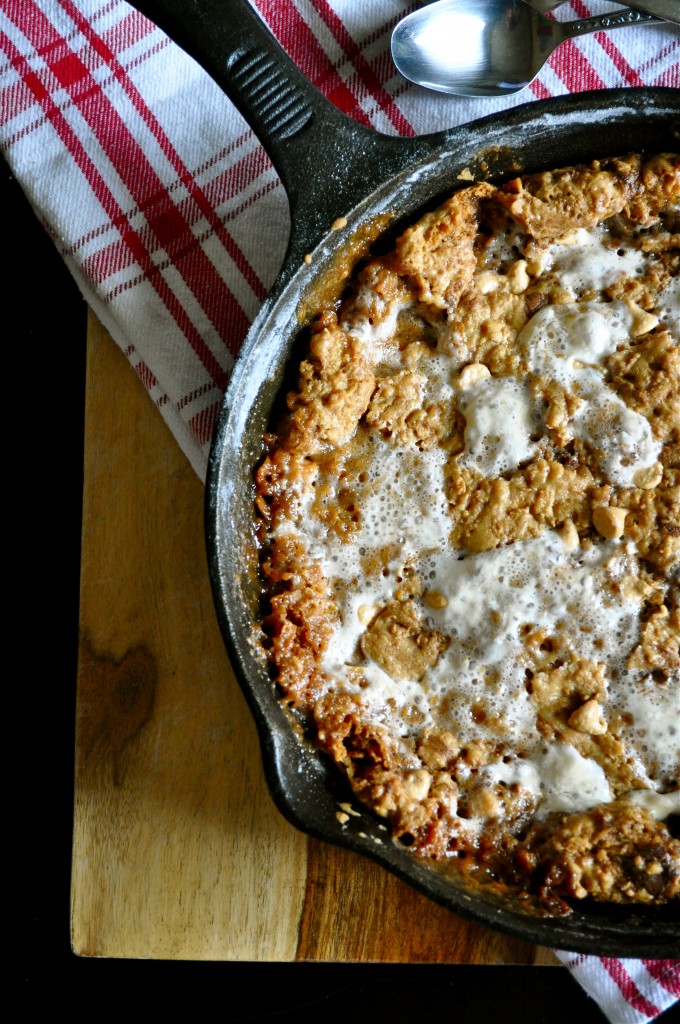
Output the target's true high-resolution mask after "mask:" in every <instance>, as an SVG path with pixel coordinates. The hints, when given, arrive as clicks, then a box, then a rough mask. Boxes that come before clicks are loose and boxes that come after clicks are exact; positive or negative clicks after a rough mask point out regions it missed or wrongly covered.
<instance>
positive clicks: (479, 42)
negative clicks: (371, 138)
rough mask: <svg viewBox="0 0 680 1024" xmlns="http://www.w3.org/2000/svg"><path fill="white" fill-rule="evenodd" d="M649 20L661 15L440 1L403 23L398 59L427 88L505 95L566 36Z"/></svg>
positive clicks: (520, 0)
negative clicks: (574, 16) (565, 14)
mask: <svg viewBox="0 0 680 1024" xmlns="http://www.w3.org/2000/svg"><path fill="white" fill-rule="evenodd" d="M648 22H651V23H654V24H656V23H658V19H656V18H654V17H653V16H652V15H650V14H643V13H641V12H640V11H632V10H625V11H619V12H615V13H614V14H603V15H600V16H599V17H595V18H584V19H582V20H580V21H568V22H557V21H553V20H552V19H551V18H546V17H545V16H544V15H542V14H540V13H539V12H538V11H536V10H534V9H533V8H532V7H530V6H529V4H528V3H525V2H524V0H438V2H437V3H433V4H427V5H426V6H425V7H421V8H419V9H418V10H417V11H414V12H413V13H412V14H409V15H408V16H407V17H406V18H404V19H402V21H400V22H399V24H398V25H397V27H396V28H395V30H394V32H393V34H392V58H393V60H394V63H395V64H396V66H397V69H398V71H399V72H400V73H401V74H402V75H403V76H404V78H407V79H409V81H411V82H415V83H416V84H417V85H421V86H423V87H424V88H426V89H434V90H435V91H436V92H444V93H453V94H455V95H458V96H505V95H509V94H511V93H515V92H519V91H520V90H521V89H524V88H526V86H527V85H529V83H530V82H531V81H532V80H533V79H534V78H535V77H536V75H537V74H538V73H539V71H540V70H541V68H542V67H543V65H544V64H545V62H546V61H547V59H548V57H549V56H550V54H551V53H552V52H553V50H554V49H556V47H558V46H559V45H560V44H561V43H563V42H564V41H565V40H566V39H571V38H573V37H574V36H578V35H584V34H586V33H588V32H596V31H598V30H600V29H611V28H623V27H625V26H627V25H639V24H644V23H648Z"/></svg>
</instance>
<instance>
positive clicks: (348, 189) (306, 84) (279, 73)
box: [132, 0, 429, 265]
mask: <svg viewBox="0 0 680 1024" xmlns="http://www.w3.org/2000/svg"><path fill="white" fill-rule="evenodd" d="M132 3H133V6H135V7H136V8H137V9H138V10H140V11H141V12H142V14H145V15H146V16H147V17H149V18H150V19H151V20H152V21H153V22H155V24H157V25H158V26H159V27H160V28H161V29H163V31H164V32H166V33H167V34H168V35H169V36H170V38H171V39H173V40H174V41H175V42H176V43H177V44H178V45H179V46H181V47H182V49H184V50H186V51H187V53H189V54H190V56H192V57H193V58H194V59H195V60H196V61H198V63H199V64H200V65H201V66H202V67H203V68H204V69H205V70H206V71H207V72H208V74H209V75H210V76H211V77H212V78H213V79H214V80H215V81H216V82H217V84H218V85H219V86H220V87H221V88H222V89H223V90H224V92H225V93H226V94H227V95H228V96H229V98H230V99H231V100H232V102H233V103H234V105H235V106H236V107H237V109H238V110H239V112H240V113H241V114H242V115H243V117H244V118H245V120H246V121H247V122H248V124H249V125H250V126H251V127H252V128H253V130H254V131H255V134H256V135H257V136H258V138H259V139H260V142H261V143H262V145H263V146H264V148H265V150H266V151H267V154H268V156H269V157H270V159H271V161H272V163H273V164H274V167H275V169H276V171H277V173H278V174H279V176H280V178H281V181H282V183H283V186H284V188H285V190H286V193H287V195H288V200H289V203H290V213H291V224H292V228H291V238H290V241H289V247H288V256H287V260H286V263H287V264H288V265H291V264H296V263H297V262H299V260H300V259H302V257H303V256H304V254H305V253H306V252H309V251H310V250H311V249H312V248H314V246H315V245H316V244H318V242H319V241H320V240H321V238H322V237H323V236H324V235H325V234H327V232H328V230H329V228H330V225H331V224H332V222H333V221H334V220H335V218H336V217H339V216H342V215H343V214H345V213H347V212H348V211H349V210H350V209H352V208H353V207H354V206H356V205H357V203H359V202H360V201H361V200H362V199H365V198H366V196H367V195H369V194H370V193H371V192H372V191H373V190H374V188H376V187H377V186H378V185H379V184H380V183H381V182H382V181H384V180H385V179H386V178H387V177H389V176H390V175H392V174H396V173H397V172H398V171H400V170H402V169H403V168H404V167H405V166H407V165H408V164H409V163H412V162H413V161H414V160H416V159H417V158H419V157H420V156H425V155H426V153H427V152H428V151H429V147H428V145H427V144H426V143H424V142H421V140H419V139H397V138H391V137H389V136H386V135H380V134H378V133H377V132H374V131H372V130H371V129H369V128H365V127H364V126H363V125H360V124H358V123H357V122H356V121H354V120H353V119H352V118H350V117H348V116H346V115H345V114H343V113H341V111H339V110H338V109H337V107H335V106H334V105H333V104H332V103H330V102H329V101H328V100H327V99H326V98H325V97H324V96H323V95H322V94H321V93H320V92H319V91H318V90H317V89H316V88H315V87H314V86H313V85H312V84H311V82H310V81H309V80H308V79H307V78H305V76H304V75H303V74H302V72H301V71H300V69H299V68H298V67H297V65H296V64H295V63H294V62H293V61H292V60H291V59H290V57H289V56H288V55H287V54H286V53H285V51H284V50H283V49H282V48H281V46H280V45H279V43H278V42H277V40H276V39H275V38H274V36H273V35H272V34H271V32H270V31H269V29H268V28H267V26H266V25H265V24H264V22H263V21H262V20H261V18H260V17H259V16H258V15H257V13H256V12H255V11H254V10H253V8H252V7H251V5H250V3H248V2H247V0H132Z"/></svg>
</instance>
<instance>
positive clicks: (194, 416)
mask: <svg viewBox="0 0 680 1024" xmlns="http://www.w3.org/2000/svg"><path fill="white" fill-rule="evenodd" d="M244 2H245V0H244ZM251 2H253V5H254V6H255V7H256V8H257V10H258V11H259V12H260V14H261V15H262V17H263V18H264V20H265V21H266V22H267V23H268V24H269V25H270V27H271V28H272V30H273V31H274V33H275V35H276V36H277V37H278V38H279V40H280V42H281V43H282V45H283V46H284V48H285V49H286V50H287V51H288V53H289V54H290V55H291V56H292V57H293V59H294V60H295V61H296V62H297V63H298V64H299V65H300V66H301V68H302V70H303V71H304V73H305V74H306V75H307V76H308V77H309V78H310V79H311V81H312V82H314V84H315V85H317V86H318V87H319V88H320V89H321V90H322V92H324V93H325V94H326V95H327V96H328V97H329V98H330V99H332V101H333V102H334V103H335V104H336V105H337V106H339V107H340V108H341V109H342V110H344V111H345V112H346V113H348V114H349V115H351V116H352V117H355V118H356V119H357V120H359V121H361V122H363V123H364V124H367V125H371V126H373V127H374V128H376V129H377V130H379V131H382V132H385V133H388V134H395V135H413V134H420V133H423V132H432V131H437V130H439V129H443V128H450V127H453V126H454V125H456V124H460V123H462V122H465V121H469V120H472V119H474V118H477V117H481V116H483V115H485V114H489V113H493V112H494V111H496V110H501V109H504V108H506V107H508V106H512V105H515V104H518V103H524V102H527V101H529V100H531V99H532V98H536V97H547V96H553V95H557V94H560V93H567V92H578V91H582V90H585V89H597V88H605V87H618V86H627V85H636V86H637V85H656V86H675V87H678V86H680V64H679V62H680V29H678V28H674V27H671V26H663V27H656V26H655V27H649V26H645V27H639V28H638V27H636V28H627V29H625V30H621V31H615V32H610V33H602V32H600V33H598V34H596V35H594V36H586V37H583V38H581V39H579V40H577V41H573V42H568V43H565V44H563V45H562V46H561V47H560V48H559V49H558V50H557V51H556V52H555V53H554V54H553V56H552V58H551V60H550V62H549V64H548V65H547V66H546V67H545V69H544V70H543V71H542V73H541V74H540V76H539V77H538V79H537V80H536V81H535V82H534V83H533V84H532V86H531V87H530V88H529V89H528V90H526V91H525V92H523V93H521V94H519V95H516V96H514V97H512V98H510V99H507V98H494V99H483V100H482V99H479V100H477V99H459V98H451V97H445V96H440V95H435V94H427V93H425V92H423V91H422V90H421V89H418V88H416V87H414V86H411V85H409V84H407V83H406V82H404V81H403V79H401V78H400V77H399V76H398V75H397V74H396V72H395V70H394V67H393V65H392V63H391V60H390V56H389V39H390V33H391V30H392V28H393V26H394V24H395V23H396V21H397V19H398V18H400V17H401V16H402V15H403V14H404V13H405V12H406V11H407V10H409V9H411V8H413V7H414V6H417V5H416V4H406V3H403V2H399V0H361V2H360V3H359V2H356V0H354V2H353V0H251ZM616 6H617V5H615V4H609V3H603V2H601V0H588V2H585V0H571V3H568V4H565V5H564V6H563V7H562V8H560V10H559V11H558V12H557V15H556V16H557V17H558V18H560V19H570V18H573V17H574V16H576V17H585V16H587V15H589V14H598V13H604V12H606V11H609V10H612V9H615V7H616ZM0 51H1V52H2V67H1V71H0V75H1V78H0V94H1V100H2V102H1V109H0V141H1V143H2V146H3V149H4V152H5V155H6V158H7V160H8V162H9V164H10V166H11V167H12V169H13V172H14V174H15V175H16V177H17V179H18V180H19V181H20V182H21V183H22V185H23V187H24V189H25V191H26V193H27V195H28V196H29V198H30V199H31V201H32V203H33V205H34V206H35V209H36V211H37V213H38V215H39V216H40V218H41V219H42V221H43V223H44V224H45V227H46V229H47V230H48V231H49V232H50V234H51V235H52V237H53V238H54V241H55V243H56V245H57V246H58V248H59V251H60V252H61V254H62V255H63V258H64V259H65V260H66V262H67V264H68V266H69V268H70V269H71V271H72V273H73V275H74V277H75V278H76V280H77V282H78V284H79V286H80V288H81V290H82V292H83V294H84V296H85V298H86V299H87V301H88V302H89V303H90V305H91V306H92V307H93V308H94V310H95V311H96V313H97V315H98V316H99V318H100V319H101V320H102V321H103V323H104V324H105V325H106V327H107V328H108V329H109V331H110V332H111V334H112V335H113V337H114V338H115V340H116V341H117V343H118V344H119V345H120V347H121V348H122V349H123V351H124V352H125V354H126V355H127V357H128V359H129V360H130V362H131V364H132V365H133V366H134V368H135V369H136V371H137V373H138V375H139V377H140V379H141V381H142V383H143V385H144V387H145V388H146V389H147V390H148V392H149V395H150V397H151V399H152V400H153V401H154V402H155V403H156V405H157V407H158V409H159V410H160V412H161V413H162V415H163V417H164V418H165V420H166V422H167V424H168V426H169V427H170V430H171V431H172V433H173V435H174V436H175V438H176V439H177V441H178V443H179V444H180V445H181V447H182V449H183V451H184V452H185V453H186V455H187V457H188V458H189V459H190V461H191V463H192V465H193V466H194V468H195V470H196V472H197V473H198V474H199V475H200V476H201V478H203V476H204V474H205V468H206V460H207V453H208V448H209V444H210V438H211V435H212V431H213V428H214V425H215V422H216V418H217V413H218V410H219V407H220V402H221V397H222V393H223V391H224V387H225V384H226V382H227V379H228V376H229V371H230V369H231V366H232V363H233V360H234V357H235V355H236V354H237V352H238V350H239V347H240V345H241V342H242V340H243V338H244V336H245V334H246V331H247V329H248V325H249V324H250V322H251V321H252V319H253V317H254V316H255V314H256V312H257V310H258V308H259V306H260V304H261V302H262V300H263V298H264V296H265V295H266V293H267V291H268V289H269V287H270V286H271V284H272V283H273V281H274V278H275V276H276V273H277V270H278V268H279V265H280V263H281V261H282V258H283V254H284V250H285V245H286V239H287V234H288V208H287V201H286V199H285V196H284V194H283V192H282V189H281V186H280V184H279V182H278V180H277V178H276V175H275V174H274V172H273V170H272V168H271V165H270V163H269V161H268V159H267V157H266V155H265V154H264V152H263V150H262V148H261V146H260V145H259V143H258V141H257V139H256V138H255V137H254V136H253V134H252V132H251V131H250V129H249V128H248V126H247V125H246V124H245V123H244V121H243V120H242V119H241V118H240V116H239V115H238V114H237V113H236V111H235V110H234V108H233V107H232V105H231V103H230V102H229V100H227V99H226V97H225V96H224V95H223V93H222V92H221V91H220V90H219V89H218V88H217V87H216V86H215V85H214V83H213V82H212V81H211V80H210V79H209V78H208V76H207V75H206V74H205V73H204V72H203V71H202V70H201V69H200V68H199V67H198V66H197V65H196V64H195V63H194V62H193V61H192V60H191V59H190V58H188V57H187V56H186V55H185V54H184V53H183V52H182V51H181V50H179V49H178V48H177V47H176V46H175V45H174V44H172V43H171V42H170V41H169V40H168V39H167V37H166V36H164V35H163V33H162V32H160V31H159V30H158V29H157V28H155V27H154V26H153V25H152V24H150V22H148V21H147V20H146V19H145V18H144V17H142V16H141V15H140V14H139V13H138V12H136V11H135V10H133V9H132V8H131V7H129V6H128V5H127V4H126V3H124V2H123V0H0ZM562 959H563V960H564V962H565V963H566V964H567V965H568V966H569V967H570V969H571V970H572V971H573V973H574V976H575V977H576V978H577V979H578V980H579V981H580V982H581V984H582V985H583V986H584V987H585V988H586V989H587V991H589V992H590V993H591V995H593V996H594V998H595V999H597V1001H598V1002H599V1003H600V1005H601V1007H602V1009H603V1010H604V1012H605V1013H606V1014H607V1015H608V1016H609V1019H610V1020H612V1021H616V1022H620V1024H624V1022H628V1021H630V1022H642V1021H646V1020H650V1019H653V1018H654V1017H655V1016H656V1015H657V1014H658V1013H659V1012H661V1010H663V1009H664V1008H666V1007H667V1006H669V1005H670V1004H671V1003H672V1002H673V1000H674V999H675V998H677V997H678V996H679V995H680V961H670V960H669V961H656V962H655V961H644V962H640V961H620V960H606V959H602V960H600V959H599V958H596V957H574V956H572V955H566V954H565V955H564V956H563V957H562Z"/></svg>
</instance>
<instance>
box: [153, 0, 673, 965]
mask: <svg viewBox="0 0 680 1024" xmlns="http://www.w3.org/2000/svg"><path fill="white" fill-rule="evenodd" d="M136 6H137V7H139V8H140V9H141V10H142V11H143V12H144V13H146V14H148V16H149V17H150V18H151V19H152V20H153V21H155V22H156V23H157V24H158V25H160V26H161V27H162V28H163V29H164V30H165V31H166V32H167V33H168V34H169V35H170V36H171V38H173V39H174V40H175V41H176V42H177V43H178V44H179V45H180V46H182V47H183V48H184V49H185V50H187V51H188V52H189V53H190V54H191V55H192V56H193V57H194V58H196V59H197V60H198V62H199V63H200V64H202V66H203V67H204V68H205V69H206V70H207V71H208V72H209V74H211V75H212V77H213V78H214V79H215V81H216V82H217V83H218V84H219V85H220V86H221V87H222V88H223V89H224V91H225V92H226V93H227V94H228V95H229V96H230V98H231V99H232V100H233V101H234V103H235V104H236V106H237V107H238V108H239V110H240V111H241V113H242V114H243V116H244V117H245V118H246V120H247V121H248V122H249V124H250V125H251V126H252V128H253V129H254V131H255V132H256V133H257V135H258V136H259V138H260V140H261V141H262V143H263V144H264V145H265V147H266V149H267V152H268V154H269V156H270V157H271V159H272V162H273V163H274V166H275V168H276V170H277V172H278V173H279V175H280V176H281V179H282V181H283V184H284V186H285V189H286V192H287V194H288V198H289V201H290V212H291V221H292V228H291V236H290V242H289V248H288V253H287V255H286V259H285V262H284V265H283V268H282V270H281V273H280V275H279V277H278V279H277V281H276V284H275V285H274V288H273V290H272V292H271V294H270V296H269V298H268V299H267V301H266V302H265V304H264V306H263V308H262V310H261V312H260V314H259V315H258V317H257V319H256V321H255V323H254V324H253V326H252V329H251V330H250V332H249V334H248V337H247V340H246V342H245V344H244V346H243V349H242V351H241V354H240V356H239V358H238V361H237V364H236V367H235V369H234V372H233V375H232V378H231V382H230V385H229V388H228V391H227V394H226V397H225V400H224V406H223V409H222V413H221V416H220V421H219V425H218V429H217V433H216V437H215V440H214V443H213V448H212V452H211V457H210V467H209V476H208V481H207V495H206V529H207V544H208V553H209V563H210V574H211V580H212V585H213V590H214V596H215V602H216V606H217V612H218V617H219V620H220V625H221V628H222V631H223V633H224V637H225V642H226V644H227V647H228V650H229V654H230V657H231V660H232V664H233V666H234V669H235V671H236V673H237V676H238V678H239V682H240V684H241V686H242V688H243V690H244V693H245V696H246V698H247V700H248V703H249V705H250V707H251V710H252V713H253V715H254V717H255V720H256V722H257V726H258V730H259V735H260V741H261V745H262V755H263V759H264V765H265V771H266V775H267V779H268V783H269V786H270V788H271V792H272V794H273V797H274V799H275V801H276V803H277V805H278V807H279V809H280V810H281V811H282V813H283V814H284V815H285V816H286V817H287V818H288V819H289V820H290V821H291V822H292V823H293V824H294V825H296V826H297V827H298V828H300V829H302V830H303V831H305V832H307V833H309V834H311V835H314V836H317V837H319V838H321V839H324V840H326V841H329V842H333V843H337V844H339V845H341V846H345V847H348V848H349V849H352V850H354V851H357V852H359V853H362V854H364V855H366V856H368V857H371V858H372V859H373V860H375V861H378V862H379V863H380V864H382V865H383V866H384V867H386V868H388V869H389V870H391V871H393V872H394V873H395V874H397V875H398V876H399V877H401V878H402V879H405V880H406V881H408V882H409V883H411V884H412V885H414V886H415V887H416V888H417V889H419V890H421V891H422V892H424V893H426V894H427V895H428V896H430V897H431V898H432V899H434V900H435V901H437V902H438V903H441V904H443V905H445V906H447V907H449V908H450V909H452V910H454V911H456V912H457V913H458V914H461V915H463V916H465V917H468V918H471V919H473V920H476V921H478V922H482V923H484V924H486V925H489V926H491V927H494V928H498V929H501V930H503V931H506V932H508V933H510V934H513V935H517V936H519V937H522V938H525V939H527V940H530V941H532V942H536V943H538V944H540V945H545V946H553V947H556V948H559V949H569V950H575V951H578V952H593V953H599V954H602V955H605V954H608V955H615V956H651V957H662V956H668V955H671V953H672V952H673V951H674V950H675V953H676V955H677V951H678V948H679V947H680V927H679V926H678V922H677V908H676V912H675V914H673V913H672V912H669V911H667V910H666V909H663V910H660V909H658V908H657V909H655V910H653V911H648V912H646V911H644V910H643V911H635V910H627V909H626V910H621V909H618V910H617V909H616V908H614V909H613V910H612V908H608V907H601V906H600V907H599V908H594V909H586V908H581V907H579V908H578V909H576V910H575V911H574V913H573V914H572V915H570V916H568V917H566V918H545V917H540V916H537V915H535V914H532V913H530V912H527V911H526V910H525V909H523V907H522V906H521V905H519V903H518V902H517V901H515V900H514V898H508V897H500V896H498V895H497V894H495V893H494V892H492V891H488V892H480V891H479V890H478V889H477V890H474V889H471V888H469V887H466V884H465V883H464V882H461V881H459V880H456V879H455V878H454V879H452V878H451V877H444V875H443V874H441V873H439V872H438V871H437V870H435V869H433V868H431V867H430V866H428V865H427V864H424V863H422V862H421V861H418V860H416V859H415V858H414V857H413V856H412V855H411V854H409V853H408V851H407V850H406V849H404V848H403V847H401V846H399V845H397V844H395V843H392V842H391V841H390V840H389V839H387V834H386V832H385V831H384V829H383V828H381V826H380V825H379V823H378V822H377V821H376V820H375V819H374V818H373V817H372V816H371V815H369V814H368V813H366V812H364V811H362V809H361V807H357V810H358V811H359V814H358V816H356V817H354V816H352V817H350V820H349V822H348V823H347V824H346V825H344V826H341V825H340V823H339V822H338V820H337V818H336V812H337V810H338V800H339V799H342V800H347V799H349V797H348V794H347V792H346V791H345V790H343V784H342V782H341V781H339V780H338V779H337V776H336V773H335V771H334V770H331V769H329V767H328V766H327V765H326V763H325V762H324V760H323V759H322V758H321V757H320V756H319V754H318V753H316V752H314V751H313V750H312V749H311V748H308V747H307V746H305V745H304V743H301V742H300V740H299V738H298V735H297V734H296V732H295V731H294V729H293V728H292V726H291V721H290V718H289V716H288V715H287V714H286V712H284V710H283V709H282V707H281V705H280V704H279V702H278V699H277V695H276V690H275V686H274V684H273V682H272V679H271V676H270V674H269V672H268V670H267V666H266V661H265V658H264V655H263V651H262V649H261V647H260V646H259V643H258V636H259V633H258V628H257V621H258V596H259V595H258V587H257V576H256V571H255V566H256V554H255V544H254V539H253V529H252V516H253V483H252V472H253V467H254V466H255V465H256V464H257V462H258V460H259V459H260V458H261V455H262V445H261V439H262V434H263V432H264V431H265V428H266V426H267V421H268V418H269V415H270V411H271V408H272V405H273V403H274V400H275V397H276V395H277V392H278V390H279V386H280V384H281V381H282V378H283V374H284V370H285V366H286V362H287V360H288V358H289V356H290V353H291V349H292V347H293V345H294V342H295V340H296V337H297V336H298V335H299V333H300V322H299V318H298V311H299V309H300V308H301V306H304V303H305V299H306V297H307V296H308V295H309V293H310V291H311V290H312V289H313V287H314V285H315V283H316V282H318V280H319V277H320V276H323V275H324V273H326V274H328V273H330V272H331V270H332V267H333V262H334V259H335V258H337V256H338V253H339V252H340V251H341V249H342V248H343V246H345V245H346V244H347V241H348V238H349V237H350V236H351V234H352V233H353V232H355V231H356V230H357V229H358V228H359V227H360V226H361V225H364V224H367V223H370V221H371V219H372V218H375V217H377V216H378V215H381V214H384V213H386V212H391V213H395V214H396V215H398V217H399V218H403V217H408V216H410V215H412V214H414V213H416V212H419V211H421V210H423V209H424V208H427V207H432V206H433V205H435V204H436V201H437V200H438V199H441V198H443V196H444V195H446V194H447V193H450V192H452V191H454V190H455V189H456V188H459V187H461V182H460V181H459V180H458V175H459V174H460V172H461V171H462V170H463V169H464V168H468V169H469V170H470V171H471V172H472V174H473V175H474V177H475V179H479V178H482V177H487V178H489V179H491V180H494V179H499V178H502V177H504V176H507V175H510V174H514V173H518V172H525V171H536V170H541V169H549V168H551V167H559V166H561V165H562V166H563V165H566V164H571V163H574V162H578V161H584V160H591V159H593V158H594V157H601V156H607V155H610V156H613V155H617V154H623V153H626V152H631V151H640V150H649V151H654V150H663V149H666V150H668V149H672V148H677V146H678V145H679V144H680V95H678V93H677V92H673V91H671V90H656V89H626V90H611V91H600V92H597V93H585V94H581V95H577V96H571V97H563V98H558V99H555V100H549V101H546V102H535V103H531V104H528V105H524V106H521V107H516V108H514V109H512V110H509V111H507V112H506V113H502V114H498V115H493V116H492V117H487V118H484V119H483V120H480V121H476V122H474V123H473V124H468V125H465V126H464V127H460V128H455V129H453V130H451V131H448V132H443V133H439V134H437V135H431V136H424V137H420V138H416V139H394V138H390V137H387V136H381V135H378V134H376V133H375V132H372V131H370V130H369V129H366V128H364V127H362V126H360V125H359V124H357V123H355V122H354V121H352V120H350V119H349V118H347V117H346V116H345V115H343V114H341V113H340V112H339V111H338V110H337V109H336V108H335V107H333V106H332V105H331V104H330V103H329V102H328V101H327V100H326V99H325V98H324V97H323V96H322V95H321V94H320V93H319V92H318V91H317V90H316V89H315V88H314V87H313V86H312V85H311V84H310V83H309V82H308V81H307V79H305V78H304V76H303V75H302V73H301V72H300V71H299V70H298V68H297V67H296V66H295V65H294V64H293V63H292V61H291V60H290V59H289V58H288V57H287V55H286V54H285V53H284V52H283V50H282V49H281V47H280V46H279V45H278V43H277V42H276V41H275V40H274V38H273V37H272V36H271V34H270V33H269V31H268V29H267V28H266V27H265V26H264V24H263V23H262V22H261V20H260V19H259V17H258V16H257V15H256V14H255V13H254V12H253V10H252V8H251V7H250V6H249V4H248V3H247V2H246V0H139V2H136ZM454 102H455V101H454ZM339 216H344V217H346V218H347V222H348V223H347V227H346V228H345V229H344V230H340V231H337V230H336V231H331V230H330V225H331V224H332V223H333V221H334V220H335V219H336V218H337V217H339ZM306 253H311V254H312V262H311V264H309V263H306V262H304V260H303V257H304V255H305V254H306Z"/></svg>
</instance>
